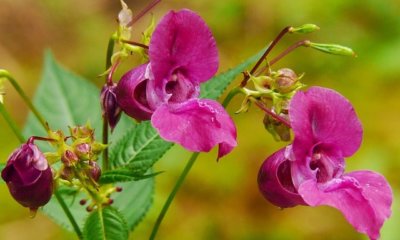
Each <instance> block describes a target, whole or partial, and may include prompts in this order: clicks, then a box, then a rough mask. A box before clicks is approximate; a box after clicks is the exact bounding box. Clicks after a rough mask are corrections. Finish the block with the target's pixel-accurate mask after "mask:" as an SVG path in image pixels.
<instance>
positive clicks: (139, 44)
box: [121, 40, 149, 49]
mask: <svg viewBox="0 0 400 240" xmlns="http://www.w3.org/2000/svg"><path fill="white" fill-rule="evenodd" d="M121 41H122V42H123V43H128V44H130V45H133V46H138V47H141V48H144V49H149V46H147V45H145V44H142V43H138V42H133V41H128V40H121Z"/></svg>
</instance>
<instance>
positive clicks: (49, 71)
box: [24, 53, 154, 231]
mask: <svg viewBox="0 0 400 240" xmlns="http://www.w3.org/2000/svg"><path fill="white" fill-rule="evenodd" d="M99 92H100V90H99V89H97V88H96V87H95V86H94V85H93V84H91V83H90V82H89V81H87V80H85V79H83V78H81V77H79V76H77V75H75V74H73V73H71V72H69V71H67V70H65V69H64V68H62V67H61V66H59V65H58V64H57V63H56V62H55V60H54V59H53V57H52V55H51V54H50V53H47V54H46V58H45V67H44V72H43V77H42V80H41V82H40V84H39V86H38V89H37V92H36V94H35V97H34V100H33V102H34V104H35V106H36V107H37V108H38V110H39V111H40V112H41V113H42V115H43V116H44V117H45V119H46V120H47V121H48V122H49V124H50V127H51V128H52V129H53V130H57V129H61V130H63V131H65V133H68V126H73V125H76V124H80V125H83V124H85V123H86V122H87V120H88V119H89V120H90V122H91V125H92V127H94V128H95V129H96V132H95V135H96V138H97V139H98V140H99V139H100V138H101V134H102V132H101V129H102V122H101V110H100V104H99ZM133 125H134V124H133V121H132V120H130V119H129V118H126V117H122V118H121V121H120V122H119V124H118V126H117V127H116V128H115V130H114V133H113V134H112V136H111V141H112V142H114V143H115V142H118V141H119V139H120V138H121V137H122V136H124V134H125V132H126V129H129V128H131V127H132V126H133ZM24 135H25V136H26V137H29V136H46V132H45V131H44V130H43V128H42V126H41V125H40V124H39V122H38V121H37V120H36V118H35V117H34V116H33V114H32V113H30V114H29V116H28V120H27V122H26V125H25V128H24ZM37 143H38V144H39V143H40V144H41V145H40V148H41V150H42V151H49V150H53V149H52V148H51V146H50V145H49V144H47V143H44V144H43V143H42V142H37ZM113 145H115V144H111V146H113ZM118 185H119V186H121V187H123V189H124V190H123V191H122V192H121V193H114V194H113V195H111V197H112V198H113V199H114V203H113V206H114V207H115V208H116V209H118V210H119V211H121V212H122V213H123V215H124V217H125V219H126V221H127V222H128V227H129V228H130V229H133V228H134V226H136V224H137V223H139V222H140V221H141V219H142V218H143V216H144V215H145V214H146V212H147V210H148V209H149V207H150V206H151V204H152V195H153V190H154V179H153V178H148V179H145V180H142V181H138V182H132V183H121V184H118ZM70 191H72V190H71V189H70ZM62 196H63V198H64V199H65V202H66V203H67V204H68V205H69V206H70V210H71V212H72V215H73V216H74V217H75V218H76V221H77V223H78V225H79V226H83V224H84V221H85V219H86V218H87V216H88V213H87V212H86V211H85V207H83V206H81V205H79V200H81V199H83V198H87V196H86V195H85V194H83V193H79V194H76V195H75V194H68V190H63V191H62ZM75 199H76V200H75ZM43 211H44V213H46V214H47V215H49V216H50V217H51V218H53V219H54V220H55V221H56V222H57V223H58V224H60V225H62V226H64V227H65V228H67V229H68V230H70V231H73V228H72V226H71V224H70V223H69V220H68V218H67V217H66V216H65V214H64V212H63V210H62V209H61V207H60V206H59V204H58V202H57V200H56V198H52V199H51V200H50V202H49V203H48V204H46V205H45V206H44V208H43Z"/></svg>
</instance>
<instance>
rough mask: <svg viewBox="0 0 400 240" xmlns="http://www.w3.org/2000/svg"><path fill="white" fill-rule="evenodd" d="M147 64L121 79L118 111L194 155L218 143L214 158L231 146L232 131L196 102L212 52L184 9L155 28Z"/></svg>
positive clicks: (208, 103) (218, 112)
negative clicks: (149, 126) (140, 121)
mask: <svg viewBox="0 0 400 240" xmlns="http://www.w3.org/2000/svg"><path fill="white" fill-rule="evenodd" d="M149 59H150V62H149V63H148V64H144V65H141V66H139V67H137V68H135V69H133V70H131V71H129V72H128V73H127V74H125V75H124V76H123V77H122V79H121V80H120V82H119V83H118V86H117V88H116V95H117V101H118V104H119V105H120V107H121V108H122V110H123V111H124V112H125V113H126V114H128V115H129V116H131V117H133V118H135V119H138V120H149V119H151V123H152V125H153V126H154V127H155V128H156V129H157V130H158V132H159V134H160V136H161V137H162V138H164V139H166V140H168V141H172V142H176V143H179V144H181V145H182V146H183V147H185V148H186V149H188V150H190V151H194V152H208V151H210V150H211V149H212V148H213V147H214V146H215V145H217V144H219V153H218V157H222V156H224V155H226V154H227V153H229V152H230V151H231V150H232V149H233V148H234V147H235V146H236V128H235V125H234V123H233V121H232V119H231V118H230V117H229V115H228V114H227V113H226V112H225V110H224V108H223V107H222V106H221V105H220V104H219V103H218V102H216V101H213V100H208V99H199V95H200V84H201V83H202V82H205V81H208V80H209V79H210V78H211V77H212V76H214V74H215V73H216V71H217V69H218V50H217V47H216V43H215V39H214V37H213V36H212V33H211V31H210V29H209V28H208V27H207V25H206V23H205V22H204V21H203V20H202V19H201V17H200V16H198V15H197V14H195V13H194V12H192V11H190V10H181V11H178V12H173V11H171V12H169V13H168V14H167V15H166V16H164V17H163V19H162V20H161V21H160V23H159V24H158V25H157V27H156V29H155V31H154V33H153V36H152V38H151V41H150V45H149Z"/></svg>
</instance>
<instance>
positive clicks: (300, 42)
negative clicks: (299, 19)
mask: <svg viewBox="0 0 400 240" xmlns="http://www.w3.org/2000/svg"><path fill="white" fill-rule="evenodd" d="M308 44H310V41H309V40H301V41H298V42H296V43H294V44H293V45H291V46H290V47H288V48H286V49H285V51H283V52H281V53H280V54H279V55H278V56H276V57H275V58H274V59H272V60H271V61H270V62H269V66H272V65H274V64H275V63H276V62H278V61H279V60H281V59H282V58H283V57H284V56H286V55H288V54H289V53H291V52H293V50H295V49H296V48H298V47H302V46H308Z"/></svg>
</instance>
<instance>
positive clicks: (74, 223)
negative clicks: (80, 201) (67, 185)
mask: <svg viewBox="0 0 400 240" xmlns="http://www.w3.org/2000/svg"><path fill="white" fill-rule="evenodd" d="M54 196H56V198H57V201H58V203H59V204H60V206H61V208H62V209H63V210H64V212H65V215H67V217H68V219H69V221H70V222H71V225H72V227H73V228H74V231H75V233H76V235H77V236H78V238H79V239H83V235H82V232H81V229H80V228H79V226H78V224H77V223H76V221H75V218H74V216H72V213H71V211H69V208H68V206H67V204H66V203H65V202H64V199H63V198H62V197H61V195H60V193H59V192H58V191H54Z"/></svg>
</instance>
